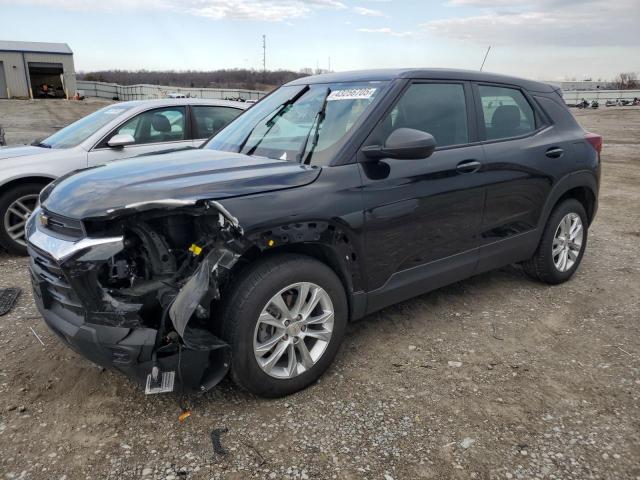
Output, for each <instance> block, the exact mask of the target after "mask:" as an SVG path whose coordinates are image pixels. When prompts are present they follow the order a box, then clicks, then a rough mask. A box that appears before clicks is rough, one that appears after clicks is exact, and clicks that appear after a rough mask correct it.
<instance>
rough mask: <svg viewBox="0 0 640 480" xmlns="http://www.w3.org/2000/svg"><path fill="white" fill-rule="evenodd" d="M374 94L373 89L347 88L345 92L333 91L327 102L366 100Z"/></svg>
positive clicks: (374, 90)
mask: <svg viewBox="0 0 640 480" xmlns="http://www.w3.org/2000/svg"><path fill="white" fill-rule="evenodd" d="M375 92H376V89H375V88H349V89H347V90H334V91H333V92H331V93H330V94H329V96H328V97H327V101H328V102H330V101H333V100H367V99H369V98H371V97H372V96H373V94H374V93H375Z"/></svg>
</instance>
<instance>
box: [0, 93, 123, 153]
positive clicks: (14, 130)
mask: <svg viewBox="0 0 640 480" xmlns="http://www.w3.org/2000/svg"><path fill="white" fill-rule="evenodd" d="M110 103H113V102H111V101H110V100H101V99H98V98H87V99H86V100H83V101H81V102H77V101H68V100H43V99H34V100H0V127H3V128H4V130H5V132H6V139H5V140H6V142H7V145H20V144H29V143H31V142H33V141H34V140H36V139H38V140H41V139H43V138H44V137H47V136H49V135H51V134H52V133H53V132H55V131H56V130H60V129H61V128H62V127H65V126H67V125H69V124H70V123H71V122H73V121H75V120H78V119H79V118H81V117H84V116H85V115H88V114H90V113H92V112H94V111H96V110H97V109H99V108H102V107H104V106H106V105H109V104H110Z"/></svg>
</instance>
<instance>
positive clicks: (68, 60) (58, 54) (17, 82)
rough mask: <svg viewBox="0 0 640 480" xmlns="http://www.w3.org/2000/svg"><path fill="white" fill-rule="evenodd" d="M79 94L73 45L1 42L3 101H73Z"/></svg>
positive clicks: (1, 92) (0, 66) (0, 79)
mask: <svg viewBox="0 0 640 480" xmlns="http://www.w3.org/2000/svg"><path fill="white" fill-rule="evenodd" d="M75 93H76V73H75V70H74V68H73V52H72V51H71V49H70V48H69V45H67V44H66V43H44V42H13V41H5V40H0V98H70V97H72V96H74V95H75Z"/></svg>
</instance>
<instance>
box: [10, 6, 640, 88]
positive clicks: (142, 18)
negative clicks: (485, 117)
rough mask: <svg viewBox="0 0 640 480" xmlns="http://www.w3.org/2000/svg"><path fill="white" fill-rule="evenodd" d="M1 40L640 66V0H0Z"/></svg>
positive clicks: (298, 58)
mask: <svg viewBox="0 0 640 480" xmlns="http://www.w3.org/2000/svg"><path fill="white" fill-rule="evenodd" d="M0 12H1V14H0V39H2V40H23V41H44V42H64V43H68V44H69V46H70V47H71V49H72V50H73V52H74V58H75V64H76V70H77V71H91V70H99V69H127V70H138V69H147V70H215V69H220V68H254V69H261V68H262V35H263V34H264V35H266V44H267V48H266V64H267V68H268V69H271V70H274V69H289V70H294V71H297V70H300V69H302V68H309V67H310V68H316V67H317V66H319V67H320V68H323V69H326V68H328V67H329V62H330V67H331V69H332V70H336V71H345V70H356V69H364V68H386V67H444V68H466V69H473V70H476V69H479V68H480V65H481V63H482V59H483V57H484V55H485V52H486V50H487V47H488V46H489V45H491V51H490V53H489V56H488V58H487V61H486V64H485V67H484V70H485V71H491V72H497V73H505V74H511V75H518V76H523V77H528V78H534V79H540V80H563V79H574V78H575V79H578V80H581V79H585V78H592V79H594V80H597V79H603V80H606V79H612V78H614V77H615V75H617V74H618V73H620V72H630V71H635V72H638V73H640V0H433V1H432V0H106V1H102V2H97V1H86V0H55V1H51V0H17V1H16V0H0Z"/></svg>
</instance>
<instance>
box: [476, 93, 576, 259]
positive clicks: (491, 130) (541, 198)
mask: <svg viewBox="0 0 640 480" xmlns="http://www.w3.org/2000/svg"><path fill="white" fill-rule="evenodd" d="M474 94H475V97H476V102H477V111H478V117H479V121H478V124H479V133H480V137H481V139H482V140H483V148H484V156H485V158H486V165H485V168H486V170H487V172H490V175H488V176H487V194H486V199H485V203H484V215H483V219H482V228H481V236H480V238H481V243H480V246H481V247H482V250H481V252H480V257H481V259H480V264H479V266H478V271H482V270H488V269H491V268H494V267H496V266H501V265H505V264H508V263H510V262H515V261H519V260H523V259H524V258H526V257H527V256H528V255H529V251H530V250H531V248H532V246H533V248H535V242H536V239H537V236H536V235H535V232H534V229H535V228H536V227H537V224H538V219H539V218H540V215H541V212H542V209H543V207H544V202H545V200H546V198H547V195H548V193H549V190H550V188H551V185H552V181H553V179H552V178H551V176H550V175H549V173H548V172H549V171H550V168H549V163H550V162H557V161H562V160H563V158H564V156H566V155H567V154H568V152H569V151H570V149H571V147H570V145H567V144H566V140H563V139H562V138H561V137H560V136H558V135H557V133H556V132H555V131H554V129H553V128H552V127H551V126H550V122H549V121H548V119H547V118H546V117H545V115H544V112H543V111H542V110H541V109H540V108H539V107H538V106H537V105H536V103H535V102H534V100H533V99H532V98H531V97H530V96H529V95H528V94H527V92H525V91H524V90H522V89H520V88H518V87H515V86H511V85H500V84H484V83H478V84H475V85H474Z"/></svg>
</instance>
